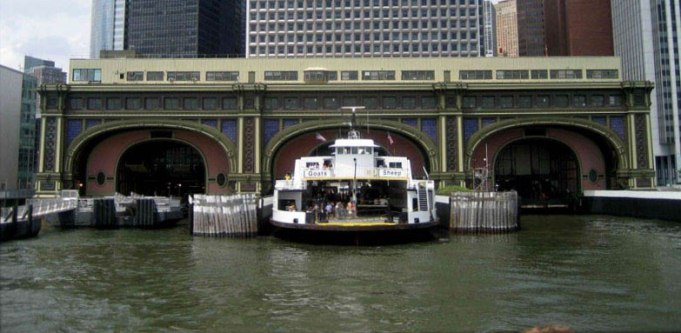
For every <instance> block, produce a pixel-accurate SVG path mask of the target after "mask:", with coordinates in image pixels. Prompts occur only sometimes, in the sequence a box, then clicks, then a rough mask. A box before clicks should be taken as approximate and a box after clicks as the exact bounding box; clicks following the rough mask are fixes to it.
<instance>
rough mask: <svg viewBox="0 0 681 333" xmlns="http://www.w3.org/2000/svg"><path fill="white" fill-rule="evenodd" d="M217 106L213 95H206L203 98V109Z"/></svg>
mask: <svg viewBox="0 0 681 333" xmlns="http://www.w3.org/2000/svg"><path fill="white" fill-rule="evenodd" d="M217 108H218V99H217V98H215V97H206V98H204V99H203V109H204V110H215V109H217Z"/></svg>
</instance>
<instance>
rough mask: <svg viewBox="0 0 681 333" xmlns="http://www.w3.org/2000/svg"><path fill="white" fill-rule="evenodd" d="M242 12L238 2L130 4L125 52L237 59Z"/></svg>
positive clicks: (193, 0)
mask: <svg viewBox="0 0 681 333" xmlns="http://www.w3.org/2000/svg"><path fill="white" fill-rule="evenodd" d="M240 8H241V6H240V4H239V1H235V0H166V1H156V0H137V1H129V2H128V7H127V11H126V21H127V26H126V33H127V45H126V48H127V49H128V50H135V52H137V53H138V54H141V55H143V56H147V57H203V56H206V57H228V56H237V55H239V54H240V53H241V47H240V43H239V35H240V32H239V27H240V25H241V23H240V22H239V17H240V15H239V9H240Z"/></svg>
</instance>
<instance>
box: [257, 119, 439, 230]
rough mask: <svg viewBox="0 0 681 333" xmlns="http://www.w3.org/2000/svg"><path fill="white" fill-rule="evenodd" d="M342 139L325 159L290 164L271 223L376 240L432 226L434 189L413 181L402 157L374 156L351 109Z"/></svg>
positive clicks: (429, 182) (276, 195)
mask: <svg viewBox="0 0 681 333" xmlns="http://www.w3.org/2000/svg"><path fill="white" fill-rule="evenodd" d="M352 111H353V113H352V122H351V123H350V129H349V130H348V135H347V138H345V139H336V140H335V141H334V143H333V144H332V145H331V146H330V148H331V151H332V152H331V155H330V156H306V157H301V158H299V159H297V160H296V161H295V166H294V169H293V172H292V173H291V174H287V175H286V178H285V179H281V180H277V181H276V182H275V188H274V198H273V199H274V200H273V207H272V218H271V223H272V224H273V225H274V226H275V227H276V228H277V230H278V231H285V232H287V234H289V235H291V234H294V233H297V234H299V235H300V234H302V233H305V234H308V235H309V234H310V233H314V234H316V235H320V234H327V235H329V234H333V235H334V237H342V236H343V235H352V236H353V237H354V238H353V239H356V236H371V237H374V236H378V235H388V234H391V235H392V234H395V233H399V234H401V235H405V234H409V233H412V232H415V231H424V230H427V229H430V228H432V227H434V226H436V225H437V221H436V216H437V215H436V214H435V202H434V200H435V195H434V193H435V185H434V182H433V181H432V180H429V179H414V178H413V176H412V169H411V163H410V161H409V160H408V159H407V158H406V157H400V156H379V154H378V149H377V148H379V146H378V145H376V144H375V143H374V141H373V140H371V139H363V138H360V133H359V131H358V130H357V129H356V119H355V108H354V107H353V109H352Z"/></svg>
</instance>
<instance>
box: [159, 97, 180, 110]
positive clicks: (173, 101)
mask: <svg viewBox="0 0 681 333" xmlns="http://www.w3.org/2000/svg"><path fill="white" fill-rule="evenodd" d="M163 107H164V108H165V109H166V110H179V109H180V100H179V99H178V98H175V97H166V98H164V99H163Z"/></svg>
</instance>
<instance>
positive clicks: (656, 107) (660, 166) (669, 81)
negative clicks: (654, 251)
mask: <svg viewBox="0 0 681 333" xmlns="http://www.w3.org/2000/svg"><path fill="white" fill-rule="evenodd" d="M678 5H679V2H678V0H613V1H612V18H613V35H614V48H615V55H617V56H620V57H621V58H622V76H623V79H625V80H648V81H653V82H655V91H653V93H652V94H651V99H652V100H651V112H652V114H651V127H652V132H653V153H654V155H655V167H656V169H657V182H658V185H666V184H673V183H681V138H680V134H679V133H680V132H681V114H680V113H679V106H680V105H681V74H680V71H681V64H680V63H679V53H680V50H679V34H680V33H681V17H680V15H681V14H680V13H679V7H678Z"/></svg>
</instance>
